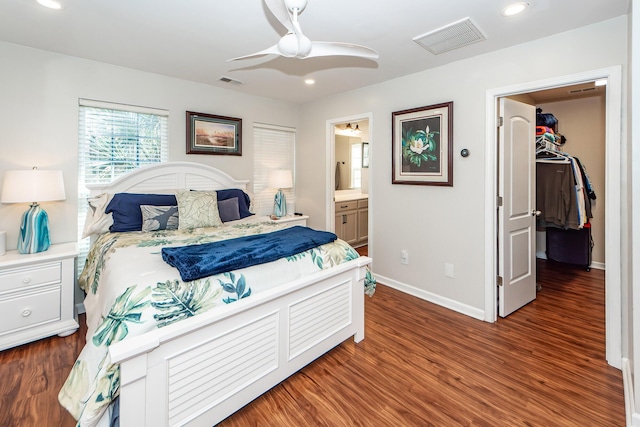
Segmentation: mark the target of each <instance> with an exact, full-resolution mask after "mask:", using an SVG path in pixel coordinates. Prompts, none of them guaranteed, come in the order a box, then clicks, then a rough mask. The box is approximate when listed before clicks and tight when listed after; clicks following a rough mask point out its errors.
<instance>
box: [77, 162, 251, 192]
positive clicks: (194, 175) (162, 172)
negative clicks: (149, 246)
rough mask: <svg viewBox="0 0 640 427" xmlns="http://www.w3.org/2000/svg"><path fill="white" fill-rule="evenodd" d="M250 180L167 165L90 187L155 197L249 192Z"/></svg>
mask: <svg viewBox="0 0 640 427" xmlns="http://www.w3.org/2000/svg"><path fill="white" fill-rule="evenodd" d="M248 182H249V181H248V180H237V179H234V178H232V177H231V176H229V175H227V174H226V173H224V172H222V171H221V170H219V169H216V168H214V167H212V166H207V165H203V164H201V163H193V162H165V163H159V164H156V165H151V166H146V167H143V168H140V169H136V170H134V171H133V172H131V173H128V174H127V175H125V176H122V177H120V178H118V179H117V180H115V181H113V182H112V183H110V184H91V185H88V186H87V187H88V188H89V191H90V193H91V195H96V194H100V193H105V192H107V193H125V192H127V193H152V192H154V191H156V192H165V193H166V192H167V191H168V190H223V189H225V188H239V189H241V190H244V191H246V190H247V183H248Z"/></svg>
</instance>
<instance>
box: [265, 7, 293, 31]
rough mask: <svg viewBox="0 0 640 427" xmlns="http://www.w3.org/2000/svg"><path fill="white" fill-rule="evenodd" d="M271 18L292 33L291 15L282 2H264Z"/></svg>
mask: <svg viewBox="0 0 640 427" xmlns="http://www.w3.org/2000/svg"><path fill="white" fill-rule="evenodd" d="M264 3H265V4H266V5H267V7H268V8H269V10H270V11H271V13H272V14H273V16H275V17H276V19H277V20H278V21H280V23H281V24H282V25H283V26H284V27H285V28H286V29H287V30H288V31H289V32H291V33H292V32H293V25H292V23H291V15H290V14H289V10H288V9H287V5H286V4H285V3H284V0H264Z"/></svg>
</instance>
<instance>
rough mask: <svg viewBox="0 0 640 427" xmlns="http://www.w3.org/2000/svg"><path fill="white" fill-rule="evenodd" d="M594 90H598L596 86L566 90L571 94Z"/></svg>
mask: <svg viewBox="0 0 640 427" xmlns="http://www.w3.org/2000/svg"><path fill="white" fill-rule="evenodd" d="M595 90H598V88H597V87H584V88H581V89H570V90H568V91H567V93H569V94H571V95H575V94H577V93H583V92H593V91H595Z"/></svg>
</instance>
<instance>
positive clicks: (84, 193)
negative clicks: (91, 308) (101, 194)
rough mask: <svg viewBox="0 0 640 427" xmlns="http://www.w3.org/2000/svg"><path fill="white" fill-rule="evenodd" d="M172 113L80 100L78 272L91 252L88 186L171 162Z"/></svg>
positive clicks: (105, 182)
mask: <svg viewBox="0 0 640 427" xmlns="http://www.w3.org/2000/svg"><path fill="white" fill-rule="evenodd" d="M168 116H169V112H168V111H167V110H159V109H154V108H146V107H138V106H131V105H123V104H114V103H107V102H101V101H93V100H86V99H80V100H79V120H78V121H79V132H78V146H79V153H78V158H79V167H78V197H79V200H78V250H79V252H80V256H79V257H78V269H79V271H81V270H82V267H83V266H84V260H85V258H86V254H87V252H88V251H89V239H88V238H87V239H81V237H82V229H83V227H84V221H85V218H86V214H87V197H88V196H89V190H88V189H87V187H86V185H87V184H107V183H110V182H112V181H114V180H115V179H117V178H119V177H121V176H122V175H124V174H126V173H128V172H130V171H132V170H134V169H138V168H140V167H143V166H147V165H150V164H154V163H160V162H166V161H167V159H168V152H169V143H168V132H167V122H168Z"/></svg>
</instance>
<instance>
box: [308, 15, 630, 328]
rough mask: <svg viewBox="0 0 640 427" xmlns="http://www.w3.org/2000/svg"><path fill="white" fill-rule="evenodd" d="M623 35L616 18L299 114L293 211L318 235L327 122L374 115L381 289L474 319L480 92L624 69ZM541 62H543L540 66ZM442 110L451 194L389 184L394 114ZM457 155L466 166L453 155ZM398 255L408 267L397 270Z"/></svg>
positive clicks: (478, 269)
mask: <svg viewBox="0 0 640 427" xmlns="http://www.w3.org/2000/svg"><path fill="white" fill-rule="evenodd" d="M626 28H627V17H626V16H623V17H618V18H615V19H611V20H608V21H604V22H601V23H598V24H595V25H591V26H588V27H584V28H580V29H577V30H574V31H570V32H566V33H562V34H559V35H556V36H553V37H549V38H544V39H540V40H537V41H534V42H530V43H526V44H522V45H519V46H515V47H512V48H508V49H503V50H500V51H497V52H493V53H489V54H484V55H480V56H477V57H474V58H471V59H468V60H464V61H459V62H456V63H453V64H450V65H447V66H443V67H439V68H436V69H432V70H427V71H424V72H421V73H417V74H414V75H410V76H407V77H403V78H399V79H395V80H391V81H387V82H384V83H381V84H378V85H374V86H370V87H367V88H364V89H361V90H357V91H352V92H349V93H345V94H341V95H338V96H334V97H330V98H327V99H324V100H321V101H318V102H315V103H310V104H307V105H305V106H304V108H303V116H302V118H301V125H300V129H301V132H300V140H302V141H304V143H303V144H300V145H299V146H298V151H297V161H298V165H299V166H300V167H299V169H298V170H299V171H301V174H300V175H299V176H298V181H297V182H298V184H299V185H300V187H299V190H300V191H301V194H300V197H299V198H298V199H297V203H298V208H299V209H300V210H302V211H304V212H305V213H308V214H310V215H311V219H310V224H311V226H313V227H324V226H325V224H326V222H327V218H326V217H325V216H326V215H325V210H324V204H323V203H322V201H323V200H325V197H326V193H325V192H326V191H327V189H326V188H325V187H326V185H325V183H326V174H327V172H326V169H327V168H326V164H325V163H324V162H318V161H317V156H315V155H314V153H315V152H316V150H317V147H319V146H323V145H325V143H326V142H325V126H326V121H327V120H329V119H332V118H337V117H345V116H349V115H352V114H356V113H358V114H359V113H363V112H371V113H372V115H373V120H372V122H371V128H372V132H371V133H370V142H371V145H370V149H371V151H372V163H371V169H370V179H371V181H372V185H371V188H372V192H371V193H370V195H369V198H370V200H369V206H370V208H369V209H370V212H371V221H372V224H373V233H372V234H371V235H370V246H369V253H370V254H371V255H372V256H373V258H374V264H373V269H374V272H375V273H376V274H377V275H378V276H379V277H380V278H382V280H381V281H382V283H386V284H391V285H394V286H397V287H401V288H405V289H407V290H409V291H412V292H413V293H415V294H418V295H420V296H422V297H425V298H428V299H432V300H435V301H438V302H439V303H441V304H443V305H447V306H450V307H453V308H456V309H458V310H460V311H463V312H466V313H468V314H471V315H474V316H481V314H482V313H483V312H484V275H485V272H484V247H485V246H484V223H485V218H484V212H485V207H484V192H485V188H484V176H485V158H484V155H485V141H484V137H485V135H486V132H485V96H486V91H487V90H489V89H493V88H498V87H505V86H509V85H515V84H520V83H525V82H529V81H535V80H542V79H546V78H550V77H554V76H562V75H567V74H574V73H578V72H582V71H587V70H594V69H600V68H603V67H608V66H613V65H618V64H621V65H622V66H623V69H625V70H626V65H627V35H626ZM545 54H546V55H547V58H548V60H541V59H540V58H541V55H543V57H544V55H545ZM425 55H428V54H427V53H425ZM399 66H400V65H399ZM623 78H624V79H626V75H625V76H623ZM623 90H626V88H623ZM447 101H453V102H454V106H453V110H454V131H453V139H454V150H453V151H454V166H453V169H454V170H453V173H454V179H453V184H454V185H453V187H430V186H412V185H392V184H391V114H392V112H393V111H399V110H404V109H408V108H412V107H420V106H426V105H432V104H437V103H441V102H447ZM463 148H467V149H469V151H470V156H469V157H467V158H462V157H461V156H460V155H459V153H460V150H461V149H463ZM403 249H405V250H408V252H409V261H410V262H409V265H403V264H401V263H400V251H401V250H403ZM445 263H450V264H453V266H454V277H453V278H448V277H445V274H444V273H445Z"/></svg>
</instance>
